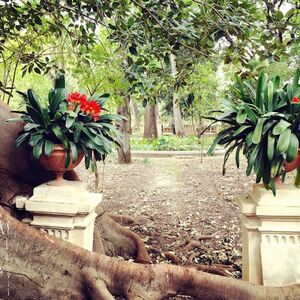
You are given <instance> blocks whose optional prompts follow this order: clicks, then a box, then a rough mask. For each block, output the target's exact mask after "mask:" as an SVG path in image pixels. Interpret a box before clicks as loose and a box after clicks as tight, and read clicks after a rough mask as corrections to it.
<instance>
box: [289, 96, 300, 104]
mask: <svg viewBox="0 0 300 300" xmlns="http://www.w3.org/2000/svg"><path fill="white" fill-rule="evenodd" d="M291 103H300V99H299V98H298V97H293V98H292V100H291Z"/></svg>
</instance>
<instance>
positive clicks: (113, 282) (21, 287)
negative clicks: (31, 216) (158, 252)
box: [0, 208, 300, 300]
mask: <svg viewBox="0 0 300 300" xmlns="http://www.w3.org/2000/svg"><path fill="white" fill-rule="evenodd" d="M0 220H1V223H0V267H1V274H0V277H1V280H0V298H2V299H97V300H98V299H100V300H101V299H103V300H108V299H113V298H112V295H119V296H123V297H125V298H126V299H133V300H135V299H145V300H146V299H147V300H158V299H163V298H164V297H167V296H172V295H178V294H181V295H189V296H193V297H197V298H201V299H233V300H234V299H300V285H293V286H289V287H281V288H267V287H262V286H256V285H252V284H249V283H246V282H243V281H239V280H236V279H233V278H225V277H221V276H216V275H211V274H207V273H203V272H200V271H197V270H195V269H192V268H184V267H178V266H173V265H143V264H137V263H131V262H128V261H124V260H120V259H117V258H112V257H108V256H105V255H99V254H96V253H93V252H89V251H86V250H84V249H82V248H79V247H76V246H74V245H72V244H70V243H68V242H65V241H62V240H59V239H57V238H54V237H51V236H49V235H47V234H45V233H42V232H40V231H38V230H36V229H34V228H31V227H29V226H27V225H24V224H23V223H21V222H19V221H17V220H16V219H14V218H13V217H11V216H10V215H9V214H8V213H7V212H6V211H5V210H4V209H2V208H0Z"/></svg>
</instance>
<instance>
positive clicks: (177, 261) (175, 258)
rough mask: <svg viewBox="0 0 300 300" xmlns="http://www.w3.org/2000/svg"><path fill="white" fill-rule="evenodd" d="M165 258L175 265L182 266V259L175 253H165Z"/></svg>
mask: <svg viewBox="0 0 300 300" xmlns="http://www.w3.org/2000/svg"><path fill="white" fill-rule="evenodd" d="M164 256H165V257H166V258H167V259H169V260H170V261H171V262H172V263H173V264H175V265H179V264H181V259H180V258H179V257H178V256H177V255H176V254H174V253H172V252H165V253H164Z"/></svg>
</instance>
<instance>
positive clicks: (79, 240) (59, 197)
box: [16, 181, 102, 251]
mask: <svg viewBox="0 0 300 300" xmlns="http://www.w3.org/2000/svg"><path fill="white" fill-rule="evenodd" d="M101 200H102V195H101V194H96V193H89V192H88V191H87V190H86V189H85V188H84V185H83V183H82V182H79V181H66V182H65V184H64V185H60V186H53V185H50V184H49V183H44V184H42V185H39V186H38V187H36V188H35V189H34V191H33V195H32V197H31V198H29V199H27V198H24V197H18V198H17V200H16V206H17V208H19V209H24V210H26V211H27V212H29V213H30V214H31V215H32V219H26V220H24V222H28V223H29V224H30V225H31V226H34V227H36V228H38V229H40V230H41V231H44V232H47V233H48V234H50V235H52V236H55V237H58V238H61V239H64V240H66V241H68V242H71V243H73V244H76V245H78V246H80V247H83V248H85V249H87V250H90V251H92V249H93V234H94V221H95V218H96V216H97V214H96V213H95V208H96V206H97V205H98V204H99V203H100V202H101Z"/></svg>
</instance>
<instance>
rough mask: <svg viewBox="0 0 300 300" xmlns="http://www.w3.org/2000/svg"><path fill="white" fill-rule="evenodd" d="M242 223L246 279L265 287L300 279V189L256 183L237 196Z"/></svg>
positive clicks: (291, 186) (281, 284)
mask: <svg viewBox="0 0 300 300" xmlns="http://www.w3.org/2000/svg"><path fill="white" fill-rule="evenodd" d="M238 203H239V206H240V208H241V211H242V213H241V220H242V224H243V279H244V280H247V281H249V282H251V283H257V284H262V285H265V286H286V285H290V284H295V283H299V282H300V190H299V189H297V188H295V187H294V186H293V185H283V186H282V187H281V188H277V189H276V197H274V196H273V194H272V192H271V191H267V190H266V189H265V188H264V187H263V186H262V185H254V186H253V190H252V192H251V193H250V194H249V195H248V196H247V197H240V198H238Z"/></svg>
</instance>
